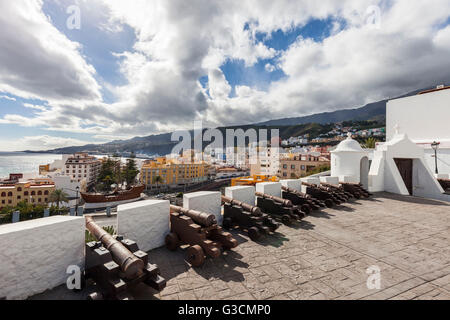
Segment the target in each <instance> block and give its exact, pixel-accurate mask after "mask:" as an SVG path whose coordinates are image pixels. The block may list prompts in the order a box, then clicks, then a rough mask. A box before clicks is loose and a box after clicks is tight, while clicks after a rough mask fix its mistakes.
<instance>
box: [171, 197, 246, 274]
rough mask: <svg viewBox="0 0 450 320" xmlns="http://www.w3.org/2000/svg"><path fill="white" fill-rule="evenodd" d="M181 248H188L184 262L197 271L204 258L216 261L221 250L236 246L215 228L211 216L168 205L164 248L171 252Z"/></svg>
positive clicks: (235, 241) (215, 224)
mask: <svg viewBox="0 0 450 320" xmlns="http://www.w3.org/2000/svg"><path fill="white" fill-rule="evenodd" d="M181 244H187V245H189V248H188V249H187V259H186V260H187V261H188V262H189V263H190V264H191V265H192V266H194V267H199V266H201V265H202V264H203V263H204V262H205V256H208V257H211V258H217V257H219V256H220V255H221V254H222V250H229V249H232V248H235V247H237V245H238V242H237V240H236V239H234V238H233V237H232V235H231V234H230V233H229V232H224V231H223V229H222V228H221V227H220V226H219V225H217V222H216V217H215V216H214V215H213V214H209V213H205V212H200V211H196V210H189V209H185V208H182V207H178V206H173V205H171V206H170V233H169V234H168V235H167V236H166V247H167V248H168V249H169V250H171V251H175V250H176V249H177V248H178V247H179V246H180V245H181Z"/></svg>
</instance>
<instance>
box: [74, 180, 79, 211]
mask: <svg viewBox="0 0 450 320" xmlns="http://www.w3.org/2000/svg"><path fill="white" fill-rule="evenodd" d="M75 189H76V191H77V195H76V198H75V212H76V214H78V192H79V191H80V187H79V186H77V187H76V188H75Z"/></svg>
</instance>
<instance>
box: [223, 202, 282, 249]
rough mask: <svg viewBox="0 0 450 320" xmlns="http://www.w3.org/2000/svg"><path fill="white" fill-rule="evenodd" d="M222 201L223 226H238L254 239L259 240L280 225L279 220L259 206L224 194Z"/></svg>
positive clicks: (228, 227)
mask: <svg viewBox="0 0 450 320" xmlns="http://www.w3.org/2000/svg"><path fill="white" fill-rule="evenodd" d="M222 203H223V208H224V213H223V227H224V228H227V229H230V228H233V227H235V226H238V227H239V228H241V229H243V230H246V231H247V233H248V236H249V238H250V239H251V240H252V241H258V240H260V239H261V238H262V237H264V236H267V235H268V234H270V232H275V231H276V230H277V229H278V228H279V227H280V224H279V223H278V222H276V221H275V220H273V219H272V218H271V217H269V215H267V214H265V213H263V212H262V211H261V209H260V208H258V207H255V206H252V205H250V204H248V203H244V202H241V201H238V200H235V199H231V198H228V197H225V196H222Z"/></svg>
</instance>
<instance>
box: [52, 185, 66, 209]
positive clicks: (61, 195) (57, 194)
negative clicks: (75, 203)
mask: <svg viewBox="0 0 450 320" xmlns="http://www.w3.org/2000/svg"><path fill="white" fill-rule="evenodd" d="M68 197H69V196H68V194H67V193H65V192H64V191H63V190H62V189H56V190H55V191H53V192H52V193H51V194H50V197H49V200H50V202H56V208H58V211H59V204H60V203H61V202H69V199H68Z"/></svg>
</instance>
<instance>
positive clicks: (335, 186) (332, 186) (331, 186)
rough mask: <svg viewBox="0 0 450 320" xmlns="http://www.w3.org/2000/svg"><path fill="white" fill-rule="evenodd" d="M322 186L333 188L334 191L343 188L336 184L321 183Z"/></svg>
mask: <svg viewBox="0 0 450 320" xmlns="http://www.w3.org/2000/svg"><path fill="white" fill-rule="evenodd" d="M320 184H321V185H323V186H325V187H328V188H333V189H340V188H341V187H340V186H338V185H335V184H331V183H325V182H321V183H320Z"/></svg>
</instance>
